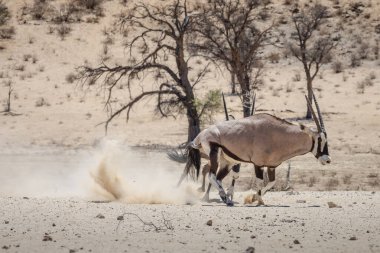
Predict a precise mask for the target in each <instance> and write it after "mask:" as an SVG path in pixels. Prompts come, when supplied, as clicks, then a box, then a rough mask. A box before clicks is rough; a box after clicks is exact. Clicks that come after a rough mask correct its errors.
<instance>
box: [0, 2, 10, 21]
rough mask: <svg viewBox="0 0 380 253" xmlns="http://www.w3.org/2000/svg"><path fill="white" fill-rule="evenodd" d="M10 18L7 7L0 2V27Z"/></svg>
mask: <svg viewBox="0 0 380 253" xmlns="http://www.w3.org/2000/svg"><path fill="white" fill-rule="evenodd" d="M10 18H11V13H10V12H9V9H8V7H7V6H6V5H5V4H4V3H3V1H2V0H0V26H2V25H5V24H7V22H8V20H9V19H10Z"/></svg>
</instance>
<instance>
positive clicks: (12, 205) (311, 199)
mask: <svg viewBox="0 0 380 253" xmlns="http://www.w3.org/2000/svg"><path fill="white" fill-rule="evenodd" d="M238 197H239V196H238ZM265 199H266V202H267V204H268V206H261V207H256V206H243V205H240V204H238V205H236V207H233V208H228V207H226V206H224V205H222V204H219V203H211V204H202V203H199V204H195V205H126V204H123V203H116V202H114V203H93V202H89V201H85V200H83V199H60V198H29V199H25V198H11V197H9V198H1V199H0V207H1V208H0V217H1V221H0V246H1V247H2V251H3V252H245V251H246V250H247V249H248V248H249V247H253V248H255V249H256V252H380V217H379V212H378V210H379V209H380V194H379V193H378V192H377V193H374V192H372V193H371V192H331V193H323V192H300V193H297V192H294V193H290V192H289V193H284V192H281V193H280V192H276V193H268V195H267V196H266V197H265ZM328 201H333V202H335V203H336V204H337V205H340V206H341V208H329V207H328V205H327V202H328ZM127 213H128V214H127ZM123 214H124V216H123V217H124V219H123V220H121V218H118V217H119V216H121V215H123ZM135 215H138V217H139V218H141V219H142V220H143V221H144V222H146V223H147V224H148V223H149V224H151V225H145V226H144V224H143V222H142V221H141V220H139V218H138V217H137V216H135ZM209 220H212V225H211V226H209V225H207V224H206V223H207V222H208V221H209ZM165 221H166V223H165ZM298 242H299V243H298Z"/></svg>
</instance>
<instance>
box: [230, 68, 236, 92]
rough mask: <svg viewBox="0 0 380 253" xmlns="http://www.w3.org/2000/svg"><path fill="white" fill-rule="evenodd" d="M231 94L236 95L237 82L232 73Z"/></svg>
mask: <svg viewBox="0 0 380 253" xmlns="http://www.w3.org/2000/svg"><path fill="white" fill-rule="evenodd" d="M230 74H231V94H233V95H235V94H236V82H235V74H234V73H233V72H232V71H231V72H230Z"/></svg>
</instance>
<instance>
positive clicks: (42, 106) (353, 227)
mask: <svg viewBox="0 0 380 253" xmlns="http://www.w3.org/2000/svg"><path fill="white" fill-rule="evenodd" d="M34 2H35V1H32V0H26V1H23V0H22V1H21V0H20V1H19V0H3V3H4V4H5V5H6V6H7V7H8V8H9V10H10V13H11V15H12V17H11V19H10V20H9V21H8V23H7V25H6V27H12V28H13V29H14V34H13V35H12V36H11V37H10V38H1V39H0V59H1V60H0V102H1V104H0V105H4V109H5V107H6V104H7V98H8V92H9V87H10V86H11V87H12V89H13V90H12V95H11V112H12V114H7V113H0V251H1V252H3V251H4V252H56V251H57V252H58V251H59V252H81V251H86V252H110V251H115V252H124V251H125V252H176V251H181V252H182V251H184V252H216V251H226V252H245V251H247V252H253V251H249V250H250V249H249V247H253V248H254V249H255V250H256V252H288V251H289V252H291V251H298V252H321V251H323V252H359V251H360V252H380V243H379V242H380V230H379V228H380V216H379V215H380V214H379V210H380V209H379V208H380V195H379V190H380V131H379V130H380V99H379V98H380V59H379V47H378V44H379V40H380V18H379V17H380V16H379V13H380V2H379V1H377V0H366V1H364V0H363V1H354V0H352V1H349V0H341V1H327V0H324V1H320V2H322V3H324V4H326V5H327V6H329V8H330V9H331V13H333V14H332V15H331V17H330V19H331V20H332V21H333V23H335V24H339V25H340V26H341V28H340V30H339V31H340V32H341V33H342V34H341V36H342V41H341V43H340V44H339V46H338V47H337V48H336V50H335V51H334V55H333V60H332V61H331V62H330V63H328V64H325V65H323V67H322V69H321V70H320V72H319V74H318V76H317V77H316V79H315V80H314V90H315V93H316V96H317V98H318V101H319V104H320V107H321V110H322V114H323V116H324V121H325V125H326V130H327V133H328V139H329V149H330V155H331V158H332V163H331V164H330V165H326V166H322V165H321V164H320V163H319V162H318V161H317V160H316V159H315V158H314V157H313V155H312V154H307V155H304V156H300V157H296V158H294V159H291V160H290V161H287V162H284V163H283V164H281V165H280V166H279V167H278V168H277V185H276V189H275V191H276V192H269V193H268V194H267V195H266V196H265V198H264V201H265V202H266V204H267V205H265V206H261V207H256V204H253V205H244V203H243V198H244V196H245V195H246V194H248V193H251V192H252V191H255V190H257V185H260V184H261V182H257V180H254V179H253V177H252V176H253V171H252V166H251V165H244V166H243V168H242V172H241V173H240V178H239V179H238V181H237V185H236V187H237V191H238V192H237V193H236V198H235V201H236V205H235V207H233V208H227V207H225V206H224V204H222V203H219V200H218V198H217V196H216V193H214V192H213V194H214V195H213V196H214V201H213V202H211V203H203V202H200V201H199V199H200V197H201V195H200V193H198V192H197V190H196V188H198V187H199V182H198V184H195V183H192V182H188V184H187V185H185V186H183V187H182V188H180V189H176V188H175V187H174V186H175V184H176V182H177V180H178V179H179V177H180V174H181V173H182V170H183V164H177V163H175V162H172V161H170V160H169V159H168V158H167V155H166V151H167V150H169V149H171V148H175V147H176V146H177V145H179V144H180V143H183V142H184V141H186V139H187V119H186V117H185V116H179V117H177V118H175V119H174V118H172V117H168V118H162V117H160V116H159V114H158V113H157V111H156V110H155V106H154V105H155V98H153V97H152V98H150V99H146V100H144V101H143V102H141V103H139V104H138V105H136V106H135V107H134V108H133V110H132V112H131V115H130V119H129V121H128V122H126V117H125V115H121V116H120V117H118V118H116V119H115V120H113V121H112V122H111V124H110V125H109V129H108V132H107V135H106V134H105V129H104V124H101V123H103V122H104V121H105V120H106V119H107V112H106V110H105V99H106V93H105V92H104V90H102V89H101V88H100V87H99V86H97V85H93V86H86V85H83V83H82V82H80V81H77V80H75V78H74V76H75V73H76V71H77V68H78V67H80V66H83V65H85V64H90V65H92V66H96V65H97V64H99V63H100V61H101V59H104V57H105V54H107V57H109V58H111V59H114V60H115V61H120V62H123V60H124V59H125V57H127V56H126V54H125V51H124V47H123V46H122V45H121V42H122V41H121V39H120V38H118V37H115V38H113V37H112V38H110V35H109V34H111V32H110V31H111V30H112V28H113V25H114V20H115V17H116V15H117V14H119V12H120V11H122V10H125V8H128V6H129V5H128V4H131V3H132V2H133V1H130V2H129V1H127V2H129V3H128V4H127V5H125V4H123V2H124V1H116V0H114V1H111V0H109V1H103V3H102V4H101V8H102V13H97V12H86V13H82V14H81V15H80V16H78V17H77V18H78V20H77V22H68V23H67V24H64V25H62V24H57V23H56V22H53V21H52V20H51V19H50V17H46V18H41V19H36V16H35V13H34V12H31V10H33V8H31V7H32V6H33V3H34ZM42 2H43V1H42ZM47 2H48V3H49V4H50V5H51V6H53V7H51V8H57V9H59V8H60V6H61V4H65V3H66V2H67V1H66V0H51V1H47ZM149 2H152V3H153V2H154V3H156V2H157V3H158V2H160V1H158V0H157V1H149ZM285 2H287V1H273V0H272V1H271V3H270V4H269V5H268V10H269V13H270V16H269V18H268V20H267V21H266V22H267V23H268V24H270V23H271V22H272V21H273V20H275V19H281V20H282V21H281V25H280V26H279V27H278V29H279V30H280V31H283V34H285V35H286V34H289V33H290V31H289V28H288V27H289V26H290V25H291V21H290V20H289V18H288V16H289V15H288V11H289V10H288V8H289V6H288V5H286V4H284V3H285ZM300 2H304V1H300ZM355 4H356V5H355ZM353 6H354V7H355V6H356V7H355V8H354V7H353ZM33 11H36V10H35V9H34V10H33ZM47 13H48V12H47ZM53 13H54V12H53ZM283 19H284V20H285V21H284V20H283ZM286 20H287V21H286ZM67 27H68V28H67ZM0 28H1V29H3V28H2V27H0ZM65 29H67V30H65ZM0 32H1V33H3V30H1V31H0ZM2 36H3V35H2ZM105 45H106V46H107V50H105ZM282 46H283V47H275V48H269V49H268V50H266V51H264V52H263V53H262V54H263V55H264V56H268V58H269V55H270V53H271V52H275V53H276V54H278V55H279V59H278V62H277V61H270V60H267V61H266V62H265V64H264V72H263V73H264V74H263V76H262V80H261V82H260V85H259V87H258V89H257V102H256V112H257V113H260V112H266V113H270V114H273V115H276V116H278V117H281V118H285V119H287V120H289V121H291V122H298V123H303V124H305V125H307V126H314V122H313V121H312V120H310V121H308V120H304V116H305V112H306V103H305V100H304V94H305V93H306V84H305V78H304V72H303V69H302V65H301V63H299V62H297V61H296V60H295V59H294V57H291V56H289V55H288V54H287V53H286V50H285V49H284V47H285V43H283V44H282ZM376 50H377V52H376ZM353 54H358V55H360V59H359V60H358V61H359V62H360V64H359V63H357V64H356V63H355V64H353V63H352V61H353V58H352V56H351V55H353ZM264 58H265V57H264ZM338 61H339V62H340V63H341V66H340V67H341V69H339V71H337V67H336V66H337V65H336V64H335V63H336V62H338ZM192 78H194V77H192ZM229 83H230V76H229V74H226V72H225V71H219V70H218V69H214V70H213V71H212V72H211V74H210V75H209V76H208V77H207V78H205V80H203V82H201V83H200V84H199V86H198V88H197V89H196V91H195V92H196V94H199V95H203V94H205V93H206V91H207V90H210V89H220V90H222V91H223V92H224V93H225V94H226V102H227V106H228V108H229V111H230V113H231V114H233V115H234V116H235V118H241V117H242V116H243V114H242V110H241V101H240V98H239V96H237V95H232V94H231V92H230V87H229ZM144 85H147V86H148V87H149V85H151V84H150V83H149V80H147V83H144ZM118 91H120V92H119V93H118V94H117V96H116V98H115V101H114V104H115V105H122V104H123V103H124V102H125V99H127V98H128V96H127V88H126V87H124V86H123V85H121V86H120V87H118ZM2 110H3V107H0V111H2ZM222 120H224V113H223V111H222V110H220V111H218V112H217V113H215V114H214V115H213V119H212V121H211V122H206V123H204V125H203V127H207V126H208V125H209V124H212V123H214V122H218V121H222ZM289 167H290V168H291V170H290V189H288V191H284V192H277V191H281V190H283V188H284V186H285V177H286V173H287V169H288V168H289ZM102 169H105V170H106V171H107V173H105V174H101V173H102ZM102 176H106V177H108V180H109V181H110V182H111V183H114V185H118V187H116V188H114V190H115V191H116V192H118V193H119V194H120V196H121V197H120V198H119V200H118V201H113V200H115V196H112V194H111V195H110V194H108V193H107V191H104V189H101V188H102V187H99V184H97V177H102ZM230 180H231V179H230V178H229V177H227V178H226V179H225V180H224V182H223V183H224V184H226V185H227V184H229V183H230ZM109 201H111V202H109ZM328 202H333V203H335V204H336V205H338V207H337V208H329V206H328ZM151 203H156V205H153V204H151ZM125 213H129V214H125ZM123 214H125V215H124V216H122V215H123ZM136 215H137V216H136ZM139 218H141V219H142V220H139ZM209 220H212V224H211V226H209V225H207V224H206V223H207V222H208V221H209ZM143 222H146V223H147V224H146V225H145V226H144V223H143ZM150 222H151V223H150Z"/></svg>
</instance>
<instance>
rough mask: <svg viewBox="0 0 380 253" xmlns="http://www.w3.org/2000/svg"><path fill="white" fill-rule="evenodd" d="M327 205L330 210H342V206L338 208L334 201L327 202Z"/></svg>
mask: <svg viewBox="0 0 380 253" xmlns="http://www.w3.org/2000/svg"><path fill="white" fill-rule="evenodd" d="M327 205H328V206H329V208H342V207H341V206H338V205H337V204H335V203H334V202H332V201H329V202H327Z"/></svg>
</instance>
